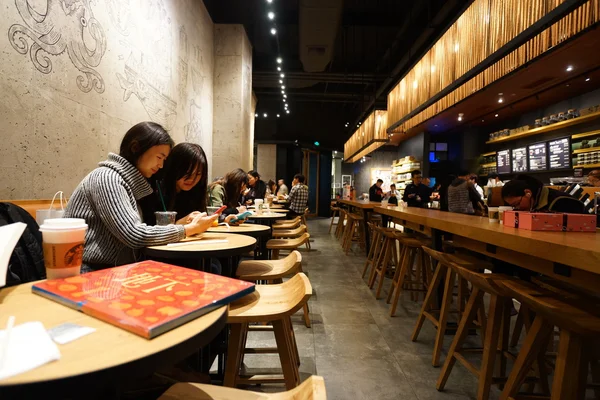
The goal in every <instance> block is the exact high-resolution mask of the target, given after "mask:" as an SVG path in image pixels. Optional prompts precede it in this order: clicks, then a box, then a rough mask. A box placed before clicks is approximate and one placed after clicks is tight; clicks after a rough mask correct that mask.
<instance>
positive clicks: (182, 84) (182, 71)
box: [177, 25, 189, 105]
mask: <svg viewBox="0 0 600 400" xmlns="http://www.w3.org/2000/svg"><path fill="white" fill-rule="evenodd" d="M188 58H189V56H188V37H187V33H186V31H185V26H183V25H181V26H180V27H179V74H178V75H179V76H178V79H177V83H178V85H179V101H180V102H181V103H182V105H183V102H184V101H185V99H187V94H188Z"/></svg>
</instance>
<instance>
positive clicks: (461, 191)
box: [448, 171, 484, 214]
mask: <svg viewBox="0 0 600 400" xmlns="http://www.w3.org/2000/svg"><path fill="white" fill-rule="evenodd" d="M469 175H470V174H469V172H468V171H461V172H460V173H459V175H458V178H456V179H455V180H453V181H452V183H450V186H448V211H450V212H453V213H459V214H481V213H482V212H483V210H484V207H483V203H482V201H481V196H480V195H479V193H477V190H476V189H475V185H473V182H471V181H470V180H469Z"/></svg>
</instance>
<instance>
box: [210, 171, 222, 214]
mask: <svg viewBox="0 0 600 400" xmlns="http://www.w3.org/2000/svg"><path fill="white" fill-rule="evenodd" d="M224 199H225V189H223V177H222V176H221V177H218V178H215V180H214V181H212V183H211V184H210V185H209V186H208V206H209V207H221V206H222V205H223V200H224Z"/></svg>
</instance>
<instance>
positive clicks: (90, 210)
mask: <svg viewBox="0 0 600 400" xmlns="http://www.w3.org/2000/svg"><path fill="white" fill-rule="evenodd" d="M172 147H173V139H171V137H170V136H169V134H168V133H167V132H166V131H165V129H164V128H163V127H162V126H160V125H159V124H156V123H154V122H141V123H139V124H137V125H135V126H133V127H132V128H131V129H129V131H127V133H126V134H125V137H124V138H123V140H122V142H121V148H120V151H119V154H118V155H117V154H113V153H110V154H109V155H108V159H107V160H106V161H103V162H101V163H100V166H99V167H98V168H96V169H95V170H93V171H92V172H90V173H89V174H88V175H87V176H86V177H85V178H84V179H83V181H81V183H80V184H79V185H78V186H77V188H76V189H75V191H74V192H73V195H72V196H71V199H70V201H69V205H68V206H67V210H66V212H65V217H67V218H83V219H85V221H86V223H87V225H88V231H87V233H86V236H85V246H84V253H83V265H82V272H89V271H91V270H97V269H104V268H109V267H114V266H117V265H123V264H127V263H131V262H134V261H136V260H137V258H138V255H137V254H136V250H137V249H141V248H143V247H147V246H156V245H163V244H167V243H171V242H178V241H180V240H181V239H183V238H185V237H186V236H192V235H196V234H198V233H202V232H204V231H206V230H207V229H208V228H209V227H210V225H211V224H212V222H213V221H214V220H215V219H216V217H212V216H211V217H207V216H206V214H198V215H194V216H193V217H192V218H190V220H189V221H185V222H186V223H185V224H183V225H169V226H149V225H147V224H145V223H142V221H141V218H140V213H139V208H138V201H139V200H141V199H142V198H144V197H146V196H148V195H151V194H152V186H151V185H150V183H149V181H148V180H149V179H150V178H152V177H153V175H155V174H156V173H157V172H158V171H159V170H160V169H162V168H163V165H164V162H165V160H166V159H167V156H169V153H170V152H171V148H172Z"/></svg>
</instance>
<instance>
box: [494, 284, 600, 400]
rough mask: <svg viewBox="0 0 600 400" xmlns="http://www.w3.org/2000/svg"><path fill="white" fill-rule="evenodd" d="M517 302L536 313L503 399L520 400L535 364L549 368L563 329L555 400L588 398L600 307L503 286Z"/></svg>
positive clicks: (545, 292) (572, 298)
mask: <svg viewBox="0 0 600 400" xmlns="http://www.w3.org/2000/svg"><path fill="white" fill-rule="evenodd" d="M502 284H503V286H504V288H505V290H506V291H508V292H509V293H510V294H511V295H512V296H513V297H514V298H515V299H517V300H518V301H520V302H521V304H526V305H527V307H528V308H529V309H530V310H531V311H532V312H534V313H535V318H534V320H533V323H532V324H531V327H530V329H529V330H528V331H527V335H526V336H525V340H524V342H523V344H522V346H521V350H520V351H519V355H518V356H517V359H516V361H515V363H514V365H513V369H512V371H511V373H510V376H509V377H508V381H507V382H506V385H505V387H504V390H503V391H502V394H501V396H500V399H502V400H504V399H518V398H520V397H519V396H518V395H517V393H518V391H519V388H520V386H521V385H522V384H523V381H524V380H525V378H526V377H527V374H528V372H529V370H530V369H531V367H532V366H533V364H534V362H537V364H538V367H539V366H540V365H541V366H543V365H544V364H545V360H544V354H545V352H546V348H547V343H548V341H549V340H551V339H552V335H553V334H554V327H555V326H557V327H558V328H559V329H560V336H559V342H558V354H557V356H556V363H555V366H554V367H555V368H554V378H553V382H552V391H551V397H548V398H551V399H569V400H579V399H583V398H584V397H585V389H586V380H587V373H588V368H587V367H588V363H589V361H590V357H592V356H593V353H594V352H593V346H591V344H592V342H593V341H597V340H598V335H600V316H599V312H598V307H597V304H595V303H593V302H589V301H587V299H584V298H577V297H575V296H570V297H565V296H563V295H562V294H560V292H557V291H551V290H548V289H545V288H543V287H541V286H538V285H535V284H533V283H530V282H524V281H520V280H514V281H506V282H503V283H502Z"/></svg>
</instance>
